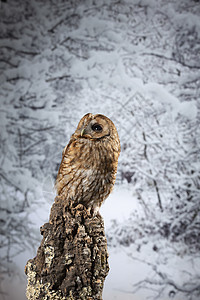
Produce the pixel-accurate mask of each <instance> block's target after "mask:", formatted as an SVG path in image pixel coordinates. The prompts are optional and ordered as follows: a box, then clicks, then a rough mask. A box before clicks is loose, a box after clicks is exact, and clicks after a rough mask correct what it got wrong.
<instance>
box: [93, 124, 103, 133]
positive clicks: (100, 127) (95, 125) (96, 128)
mask: <svg viewBox="0 0 200 300" xmlns="http://www.w3.org/2000/svg"><path fill="white" fill-rule="evenodd" d="M92 130H93V131H95V132H101V131H102V130H103V128H102V126H101V125H99V124H98V123H95V124H94V125H92Z"/></svg>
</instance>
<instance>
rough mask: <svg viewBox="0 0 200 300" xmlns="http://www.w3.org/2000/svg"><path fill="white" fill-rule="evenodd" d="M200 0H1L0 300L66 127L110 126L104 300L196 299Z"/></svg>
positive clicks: (22, 255)
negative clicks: (115, 135) (116, 155)
mask: <svg viewBox="0 0 200 300" xmlns="http://www.w3.org/2000/svg"><path fill="white" fill-rule="evenodd" d="M199 97H200V2H199V1H198V0H196V1H194V0H190V1H188V0H182V1H176V0H169V1H165V0H152V1H148V0H132V1H131V0H118V1H114V0H98V1H97V0H85V1H83V0H82V1H81V0H71V1H70V0H66V1H64V0H63V1H62V0H46V1H42V0H34V1H28V0H18V1H15V0H1V2H0V101H1V102H0V103H1V106H0V125H1V130H0V132H1V134H0V255H1V261H0V280H1V286H0V298H1V299H20V300H23V299H25V287H26V278H25V275H24V271H23V269H24V266H25V264H26V261H27V260H28V259H29V258H33V257H34V256H35V255H36V250H37V247H38V246H39V244H40V240H41V236H40V232H39V228H40V226H41V225H43V223H45V222H46V221H47V220H48V216H49V211H50V207H51V205H52V203H53V201H54V196H55V192H54V190H53V185H54V181H55V177H56V174H57V170H58V167H59V164H60V161H61V153H62V150H63V148H64V147H65V145H66V144H67V143H68V141H69V138H70V136H71V134H72V133H73V131H74V129H75V127H76V126H77V124H78V121H79V120H80V119H81V117H82V116H83V115H84V114H85V113H88V112H92V113H102V114H105V115H106V116H108V117H110V118H111V119H112V120H113V122H114V123H115V124H116V127H117V129H118V131H119V135H120V140H121V146H122V151H121V156H120V161H119V168H118V177H117V184H116V186H115V191H114V192H113V194H112V195H111V196H110V197H109V199H107V201H106V202H105V204H104V205H103V206H102V209H101V214H102V216H103V217H104V219H105V226H106V235H107V239H108V250H109V253H110V259H109V263H110V268H111V270H110V273H109V276H108V278H107V280H106V283H105V288H104V300H108V299H109V300H112V299H118V300H121V299H123V300H124V299H125V300H137V299H140V300H144V299H160V300H167V299H172V298H173V299H176V300H186V299H187V300H189V299H190V300H197V299H200V213H199V210H200V206H199V199H200V196H199V189H200V164H199V158H200V147H199V146H200V102H199Z"/></svg>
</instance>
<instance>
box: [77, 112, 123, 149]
mask: <svg viewBox="0 0 200 300" xmlns="http://www.w3.org/2000/svg"><path fill="white" fill-rule="evenodd" d="M75 135H76V136H79V137H80V138H85V139H90V140H94V141H96V140H108V141H109V140H113V139H114V140H115V141H116V142H118V143H119V136H118V133H117V129H116V127H115V125H114V124H113V122H112V121H111V120H110V119H109V118H107V117H106V116H104V115H101V114H97V115H93V114H91V113H88V114H86V115H85V116H84V117H83V118H82V119H81V120H80V122H79V124H78V127H77V129H76V131H75Z"/></svg>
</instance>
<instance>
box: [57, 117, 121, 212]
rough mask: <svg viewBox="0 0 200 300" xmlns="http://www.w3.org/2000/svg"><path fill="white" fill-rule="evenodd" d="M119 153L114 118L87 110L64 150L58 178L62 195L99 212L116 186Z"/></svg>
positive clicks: (58, 186) (58, 188) (60, 194)
mask: <svg viewBox="0 0 200 300" xmlns="http://www.w3.org/2000/svg"><path fill="white" fill-rule="evenodd" d="M119 154H120V141H119V136H118V133H117V130H116V128H115V125H114V124H113V122H112V121H111V120H110V119H108V118H107V117H105V116H103V115H100V114H97V115H92V114H91V113H88V114H86V115H85V116H84V117H83V118H82V119H81V120H80V122H79V124H78V127H77V129H76V131H75V133H74V134H73V135H72V136H71V139H70V141H69V144H68V145H67V146H66V147H65V149H64V150H63V157H62V161H61V165H60V168H59V171H58V175H57V179H56V189H57V193H58V195H59V196H61V197H63V198H64V199H66V200H67V199H72V200H73V203H74V204H75V205H77V204H78V203H81V204H83V205H84V206H86V207H87V208H92V210H93V211H94V212H95V213H96V212H97V211H98V209H99V207H100V206H101V204H102V202H103V201H104V200H105V199H106V198H107V197H108V195H109V194H110V192H111V191H112V188H113V186H114V183H115V178H116V173H117V164H118V157H119Z"/></svg>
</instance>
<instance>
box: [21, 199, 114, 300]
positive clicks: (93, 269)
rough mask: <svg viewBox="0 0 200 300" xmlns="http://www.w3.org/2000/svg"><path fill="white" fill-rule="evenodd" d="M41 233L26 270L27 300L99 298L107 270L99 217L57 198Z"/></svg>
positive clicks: (102, 225)
mask: <svg viewBox="0 0 200 300" xmlns="http://www.w3.org/2000/svg"><path fill="white" fill-rule="evenodd" d="M40 230H41V234H42V236H43V239H42V242H41V245H40V246H39V248H38V251H37V256H36V257H35V258H33V259H30V260H29V261H28V262H27V264H26V267H25V273H26V275H27V277H28V285H27V291H26V296H27V299H29V300H33V299H34V300H35V299H46V300H47V299H48V300H50V299H59V300H61V299H70V300H75V299H77V300H78V299H82V300H84V299H87V300H92V299H95V300H98V299H102V291H103V284H104V280H105V277H106V276H107V274H108V271H109V266H108V253H107V241H106V237H105V233H104V222H103V219H102V217H101V216H100V215H99V214H98V215H96V216H93V215H91V214H90V212H89V211H88V210H87V209H86V208H85V207H84V206H83V205H81V204H79V205H78V206H76V207H74V208H73V207H72V205H71V203H70V201H66V200H65V201H64V200H63V199H62V198H60V197H56V198H55V202H54V204H53V206H52V208H51V213H50V219H49V223H46V224H44V225H43V226H42V227H41V229H40Z"/></svg>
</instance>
